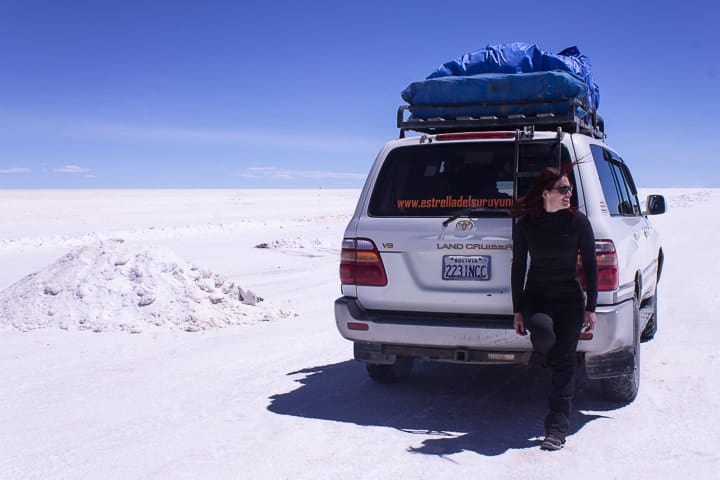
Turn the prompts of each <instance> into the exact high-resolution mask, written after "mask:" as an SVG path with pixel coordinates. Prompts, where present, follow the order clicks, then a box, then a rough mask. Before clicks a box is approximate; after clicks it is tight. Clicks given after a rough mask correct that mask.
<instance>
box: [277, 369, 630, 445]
mask: <svg viewBox="0 0 720 480" xmlns="http://www.w3.org/2000/svg"><path fill="white" fill-rule="evenodd" d="M288 375H292V376H297V380H296V381H297V382H298V383H300V384H301V386H300V388H298V389H296V390H293V391H291V392H288V393H281V394H277V395H273V396H271V397H270V405H269V406H268V410H269V411H271V412H274V413H277V414H280V415H292V416H296V417H303V418H314V419H322V420H332V421H337V422H347V423H354V424H356V425H363V426H382V427H390V428H395V429H398V430H401V431H404V432H408V433H413V434H418V435H420V436H422V437H425V439H424V440H422V443H421V445H420V446H415V447H409V448H408V451H409V452H413V453H418V454H429V455H439V456H443V455H450V454H453V453H458V452H461V451H463V450H467V451H474V452H477V453H479V454H482V455H488V456H494V455H500V454H502V453H504V452H506V451H507V450H509V449H522V448H529V447H534V446H538V445H539V444H540V441H541V436H542V435H543V433H544V426H543V418H544V416H545V414H546V413H547V412H546V408H547V407H546V405H547V400H546V399H547V395H548V393H549V385H550V373H549V371H548V370H545V369H537V368H528V367H525V366H522V365H492V366H482V365H451V364H441V363H435V362H417V363H416V368H415V370H414V371H413V376H412V377H411V379H410V380H409V381H408V382H406V383H402V384H394V385H380V384H376V383H374V382H373V381H371V380H370V379H369V378H368V376H367V373H366V371H365V367H364V365H363V364H361V363H359V362H355V361H353V360H348V361H345V362H341V363H336V364H331V365H323V366H318V367H312V368H306V369H303V370H299V371H296V372H291V373H289V374H288ZM624 405H625V404H623V403H616V402H608V401H604V400H601V392H600V390H599V387H598V386H597V385H596V383H595V382H590V381H589V380H588V379H587V377H586V376H585V374H584V369H583V368H580V367H578V369H577V381H576V396H575V400H574V405H573V411H572V413H571V418H570V423H571V427H570V432H568V434H569V435H572V434H574V433H575V432H577V431H578V430H580V429H581V428H583V427H584V426H585V425H586V424H587V423H589V422H591V421H593V420H595V419H598V418H607V417H606V416H604V415H598V414H586V413H583V412H582V411H581V410H592V411H594V412H598V411H600V412H607V411H612V410H615V409H617V408H620V407H622V406H624ZM428 437H429V438H428Z"/></svg>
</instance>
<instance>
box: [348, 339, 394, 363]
mask: <svg viewBox="0 0 720 480" xmlns="http://www.w3.org/2000/svg"><path fill="white" fill-rule="evenodd" d="M353 354H354V356H355V360H359V361H361V362H366V363H375V364H381V365H391V364H393V363H395V360H396V359H397V356H396V355H392V354H387V353H383V348H382V345H381V344H379V343H366V342H354V344H353Z"/></svg>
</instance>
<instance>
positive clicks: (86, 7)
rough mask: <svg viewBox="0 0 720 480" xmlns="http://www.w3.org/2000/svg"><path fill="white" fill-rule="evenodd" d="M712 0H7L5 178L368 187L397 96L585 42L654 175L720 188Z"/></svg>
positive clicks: (605, 105)
mask: <svg viewBox="0 0 720 480" xmlns="http://www.w3.org/2000/svg"><path fill="white" fill-rule="evenodd" d="M714 5H715V2H714V1H712V0H706V1H697V0H687V1H683V2H674V1H673V2H664V1H656V2H628V1H623V2H616V1H603V2H571V3H568V2H564V3H563V2H561V3H547V2H545V3H543V2H537V1H532V2H530V1H524V0H520V1H514V2H482V1H477V0H475V1H452V0H445V1H441V2H438V1H424V0H418V1H413V2H392V1H390V0H387V1H382V2H380V1H378V2H375V1H362V2H360V1H358V2H342V1H339V0H335V1H324V0H321V1H310V0H308V1H306V2H295V1H287V2H285V1H282V2H280V1H274V0H263V1H255V0H244V1H213V0H207V1H202V2H199V1H193V2H189V1H151V0H146V1H135V0H117V1H115V0H106V1H101V0H97V1H91V0H85V1H80V0H75V1H66V0H54V1H36V0H16V1H9V0H0V65H2V73H1V74H0V188H250V187H272V188H286V187H288V188H305V187H311V188H316V187H323V188H332V187H350V188H359V187H360V186H362V181H363V178H364V176H365V174H366V173H367V171H368V170H369V168H370V166H371V164H372V162H373V160H374V158H375V155H376V154H377V152H378V151H379V149H380V147H381V146H382V144H383V143H384V142H385V141H386V140H388V139H392V138H395V137H397V133H398V132H397V129H396V128H395V114H396V110H397V107H398V105H400V104H401V103H403V102H402V100H401V98H400V92H401V91H402V90H403V89H404V88H405V87H406V86H407V85H408V84H409V83H411V82H413V81H416V80H420V79H423V78H425V76H427V75H428V74H429V73H430V72H432V71H433V70H434V69H435V68H436V67H437V66H438V65H440V64H442V63H444V62H446V61H449V60H452V59H453V58H455V57H457V56H460V55H462V54H463V53H466V52H470V51H473V50H477V49H481V48H484V47H485V46H486V45H488V44H496V43H503V42H510V41H521V42H529V43H536V44H537V45H538V46H539V47H540V48H541V49H543V50H545V51H549V52H558V51H560V50H562V49H563V48H565V47H568V46H571V45H577V46H578V48H579V49H580V51H581V52H582V53H584V54H585V55H587V56H588V57H589V58H590V60H591V62H592V65H593V72H594V76H595V81H596V83H597V84H598V85H599V86H600V94H601V100H600V109H599V112H600V113H601V114H602V115H603V117H604V118H605V122H606V131H607V134H608V139H607V141H608V143H609V144H610V145H612V146H613V147H615V148H616V149H617V150H619V151H620V153H621V154H622V155H623V157H624V158H625V160H626V161H627V162H628V163H629V164H630V166H631V168H632V170H633V172H634V175H635V177H636V182H637V183H638V184H639V185H640V186H642V187H652V186H657V187H667V186H708V187H720V169H718V167H717V163H718V161H719V160H720V158H719V156H718V154H717V149H716V144H717V143H718V141H717V137H718V133H717V130H718V129H717V126H716V123H717V120H718V118H720V117H719V115H718V114H719V112H720V48H719V46H720V34H719V33H718V30H719V29H720V27H718V22H717V20H718V18H720V13H719V12H718V7H716V6H714Z"/></svg>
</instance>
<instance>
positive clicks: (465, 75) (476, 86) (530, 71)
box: [398, 43, 603, 136]
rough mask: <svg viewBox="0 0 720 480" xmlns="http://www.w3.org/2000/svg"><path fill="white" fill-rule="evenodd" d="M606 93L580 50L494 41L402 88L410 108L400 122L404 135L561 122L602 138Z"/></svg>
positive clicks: (547, 125) (548, 125)
mask: <svg viewBox="0 0 720 480" xmlns="http://www.w3.org/2000/svg"><path fill="white" fill-rule="evenodd" d="M599 97H600V95H599V89H598V87H597V85H596V84H595V83H594V81H593V79H592V71H591V66H590V61H589V59H588V58H587V57H586V56H585V55H582V54H581V53H580V51H579V50H578V49H577V47H570V48H566V49H565V50H563V51H562V52H560V53H558V54H551V53H547V52H543V51H542V50H540V48H538V47H537V45H535V44H525V43H508V44H502V45H488V46H487V47H486V48H485V49H483V50H478V51H475V52H471V53H468V54H465V55H463V56H462V57H459V58H457V59H455V60H452V61H450V62H447V63H445V64H443V65H441V66H440V67H439V68H438V69H436V70H435V71H434V72H432V73H431V74H430V75H429V76H428V77H427V79H425V80H421V81H418V82H413V83H411V84H410V85H409V86H408V87H407V88H406V89H405V90H403V92H402V98H403V99H404V100H405V101H406V102H407V103H408V105H407V106H401V107H400V110H399V111H398V127H399V128H401V133H402V130H418V131H426V132H434V131H438V130H448V129H454V130H458V129H472V128H478V129H486V128H497V127H511V126H517V127H522V126H528V125H533V126H535V127H538V128H555V127H556V126H561V127H563V128H569V129H574V130H576V131H583V132H585V133H592V134H593V135H595V136H601V135H603V134H602V132H601V131H600V130H601V128H600V124H601V120H600V119H599V118H598V116H597V108H598V105H599ZM405 112H409V113H410V115H409V117H408V118H407V119H406V118H405Z"/></svg>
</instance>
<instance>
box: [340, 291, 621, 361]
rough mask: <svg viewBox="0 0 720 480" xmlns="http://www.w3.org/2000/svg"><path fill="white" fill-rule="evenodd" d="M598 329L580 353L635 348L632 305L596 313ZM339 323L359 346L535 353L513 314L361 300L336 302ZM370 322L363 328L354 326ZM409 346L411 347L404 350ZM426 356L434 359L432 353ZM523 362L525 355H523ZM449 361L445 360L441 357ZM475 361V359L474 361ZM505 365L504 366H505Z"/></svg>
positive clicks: (472, 354) (479, 355)
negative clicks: (403, 308) (391, 308)
mask: <svg viewBox="0 0 720 480" xmlns="http://www.w3.org/2000/svg"><path fill="white" fill-rule="evenodd" d="M596 315H597V325H596V327H595V331H594V332H593V338H592V339H591V340H581V341H580V342H579V344H578V351H579V352H586V353H590V354H603V353H606V352H612V351H616V350H619V349H623V348H626V347H629V346H632V345H633V306H632V301H626V302H622V303H619V304H616V305H609V306H601V307H598V308H597V310H596ZM335 323H336V325H337V328H338V330H339V332H340V334H341V335H342V336H343V337H345V338H346V339H348V340H351V341H353V342H360V343H363V344H380V345H387V346H388V347H390V346H393V348H392V349H393V350H394V351H396V352H400V351H403V350H404V351H408V352H411V351H413V350H412V348H416V350H415V351H417V352H419V353H421V352H423V350H422V349H423V348H427V349H428V350H426V351H429V352H432V351H434V350H433V349H442V350H450V351H468V352H469V353H468V356H467V358H468V359H477V363H486V362H484V361H482V359H483V358H486V356H485V357H483V355H482V353H478V352H519V353H522V352H530V351H531V350H532V346H531V344H530V338H529V336H520V335H517V334H516V333H515V331H514V330H513V327H512V316H511V315H505V316H503V315H496V316H486V315H475V316H473V315H456V314H450V313H447V314H442V313H422V312H386V311H377V310H365V309H364V308H362V306H360V304H359V302H358V301H357V299H356V298H352V297H340V298H338V299H337V300H336V301H335ZM353 323H354V324H364V325H366V327H365V326H362V327H361V328H366V329H363V330H359V329H357V328H358V327H359V326H358V325H355V326H354V328H351V327H352V326H351V325H349V324H353ZM400 347H406V348H404V349H403V348H400ZM417 356H420V357H427V358H432V357H429V356H427V355H417ZM518 358H519V356H518ZM437 359H441V360H442V359H444V358H437ZM469 361H472V360H469ZM500 363H502V362H500Z"/></svg>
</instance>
